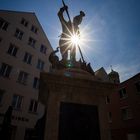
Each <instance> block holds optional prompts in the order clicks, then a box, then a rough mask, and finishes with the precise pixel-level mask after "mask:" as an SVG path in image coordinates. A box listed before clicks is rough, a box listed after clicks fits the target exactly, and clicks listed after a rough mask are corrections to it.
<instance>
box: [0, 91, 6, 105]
mask: <svg viewBox="0 0 140 140" xmlns="http://www.w3.org/2000/svg"><path fill="white" fill-rule="evenodd" d="M4 92H5V91H4V90H2V89H0V105H1V103H2V98H3V94H4Z"/></svg>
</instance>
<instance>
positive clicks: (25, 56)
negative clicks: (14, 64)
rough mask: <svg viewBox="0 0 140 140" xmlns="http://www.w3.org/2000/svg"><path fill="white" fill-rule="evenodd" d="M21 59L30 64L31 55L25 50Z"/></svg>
mask: <svg viewBox="0 0 140 140" xmlns="http://www.w3.org/2000/svg"><path fill="white" fill-rule="evenodd" d="M23 61H24V62H26V63H27V64H31V61H32V55H31V54H29V53H27V52H26V53H25V55H24V59H23Z"/></svg>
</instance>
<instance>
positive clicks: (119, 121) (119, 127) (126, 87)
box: [106, 73, 140, 140]
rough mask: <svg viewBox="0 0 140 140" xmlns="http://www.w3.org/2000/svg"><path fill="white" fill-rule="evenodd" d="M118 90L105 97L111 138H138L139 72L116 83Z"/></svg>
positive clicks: (139, 109)
mask: <svg viewBox="0 0 140 140" xmlns="http://www.w3.org/2000/svg"><path fill="white" fill-rule="evenodd" d="M117 89H118V91H117V92H116V93H114V94H112V95H111V96H110V97H106V106H107V110H108V114H107V115H108V122H109V124H110V134H111V139H112V140H139V139H140V73H138V74H137V75H135V76H133V77H132V78H130V79H128V80H126V81H124V82H122V83H120V84H118V86H117Z"/></svg>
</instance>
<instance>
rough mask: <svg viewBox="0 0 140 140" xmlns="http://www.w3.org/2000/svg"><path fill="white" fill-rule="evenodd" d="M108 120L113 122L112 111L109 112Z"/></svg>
mask: <svg viewBox="0 0 140 140" xmlns="http://www.w3.org/2000/svg"><path fill="white" fill-rule="evenodd" d="M108 122H110V123H111V122H112V113H111V112H108Z"/></svg>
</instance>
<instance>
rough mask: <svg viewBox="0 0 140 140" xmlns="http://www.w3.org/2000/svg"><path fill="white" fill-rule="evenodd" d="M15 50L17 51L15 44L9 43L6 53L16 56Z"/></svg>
mask: <svg viewBox="0 0 140 140" xmlns="http://www.w3.org/2000/svg"><path fill="white" fill-rule="evenodd" d="M17 51H18V48H17V47H16V46H15V45H13V44H10V46H9V49H8V51H7V53H8V54H10V55H12V56H16V54H17Z"/></svg>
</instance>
